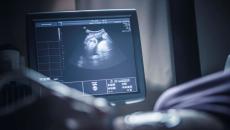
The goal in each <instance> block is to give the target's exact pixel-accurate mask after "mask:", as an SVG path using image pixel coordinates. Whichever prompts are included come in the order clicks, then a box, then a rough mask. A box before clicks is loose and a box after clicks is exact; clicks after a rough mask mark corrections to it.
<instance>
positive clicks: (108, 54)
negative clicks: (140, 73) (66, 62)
mask: <svg viewBox="0 0 230 130" xmlns="http://www.w3.org/2000/svg"><path fill="white" fill-rule="evenodd" d="M85 34H86V35H85V39H84V41H82V44H83V46H82V47H83V48H82V50H84V51H83V53H82V54H80V55H79V56H76V55H73V57H74V58H75V60H74V62H73V61H71V62H72V63H73V64H74V65H75V66H77V67H79V68H84V69H96V70H97V69H105V68H110V67H112V66H115V65H117V64H119V63H121V62H122V61H123V60H124V58H125V56H124V55H123V54H122V52H121V50H120V49H119V48H118V47H116V45H115V44H116V43H114V42H113V40H112V38H111V37H110V35H109V34H108V33H107V32H106V30H105V29H103V28H102V29H100V30H89V29H86V30H85ZM74 58H72V59H74ZM76 58H77V59H76Z"/></svg>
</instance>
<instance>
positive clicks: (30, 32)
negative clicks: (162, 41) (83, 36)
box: [26, 9, 146, 103]
mask: <svg viewBox="0 0 230 130" xmlns="http://www.w3.org/2000/svg"><path fill="white" fill-rule="evenodd" d="M122 15H125V16H129V17H130V22H131V28H132V35H133V44H134V53H135V56H134V58H135V64H136V73H137V74H136V75H137V77H136V78H137V87H138V92H134V93H125V94H111V95H103V96H100V97H103V98H106V99H107V100H109V101H111V102H114V103H118V102H125V103H133V102H139V101H143V100H144V99H145V96H146V87H145V78H144V67H143V59H142V49H141V41H140V34H139V27H138V19H137V14H136V10H135V9H119V10H117V9H116V10H87V11H64V12H42V13H30V14H27V17H26V20H27V21H26V27H27V44H28V45H27V47H28V48H27V50H28V63H29V64H28V65H29V67H30V68H32V69H34V70H36V62H37V61H36V58H35V57H36V48H35V35H34V33H35V27H34V21H35V20H43V19H60V18H61V19H63V18H67V19H68V18H88V17H92V18H93V17H107V16H122Z"/></svg>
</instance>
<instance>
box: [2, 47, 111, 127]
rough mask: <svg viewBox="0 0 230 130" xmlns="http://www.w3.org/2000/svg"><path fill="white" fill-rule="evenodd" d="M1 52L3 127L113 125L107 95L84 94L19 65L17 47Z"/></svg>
mask: <svg viewBox="0 0 230 130" xmlns="http://www.w3.org/2000/svg"><path fill="white" fill-rule="evenodd" d="M0 56H1V68H0V70H1V73H0V128H1V129H3V130H92V129H95V130H97V129H100V130H103V129H105V128H110V122H111V119H110V117H111V114H112V111H111V109H110V108H109V107H108V105H107V102H106V101H105V100H104V99H101V98H94V97H92V96H89V95H85V96H84V97H82V93H81V92H79V91H77V90H75V89H72V88H69V87H67V86H65V85H63V84H61V83H59V82H55V81H52V80H50V79H49V78H48V77H46V76H44V75H42V74H40V73H38V72H35V71H33V70H30V69H28V68H25V67H24V66H20V64H19V61H20V58H19V57H20V55H19V53H18V52H17V51H15V50H10V49H9V50H3V51H0ZM109 113H110V114H109Z"/></svg>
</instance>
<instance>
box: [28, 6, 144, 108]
mask: <svg viewBox="0 0 230 130" xmlns="http://www.w3.org/2000/svg"><path fill="white" fill-rule="evenodd" d="M27 36H28V37H27V38H28V39H27V40H28V55H29V67H30V68H32V69H34V70H36V71H38V72H40V73H42V74H44V75H45V76H47V78H44V79H43V78H41V80H50V79H51V80H55V81H58V82H61V83H63V84H65V85H67V86H69V87H71V88H74V89H76V90H79V91H81V92H82V94H81V95H82V97H84V96H87V95H93V96H96V97H103V98H105V99H107V100H108V101H109V102H111V104H117V103H126V104H130V103H135V102H139V101H143V100H144V98H145V78H144V69H143V61H142V52H141V42H140V34H139V28H138V21H137V14H136V10H135V9H126V10H97V11H92V10H91V11H74V12H55V13H31V14H29V15H28V17H27Z"/></svg>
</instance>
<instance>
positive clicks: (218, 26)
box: [0, 0, 230, 114]
mask: <svg viewBox="0 0 230 130" xmlns="http://www.w3.org/2000/svg"><path fill="white" fill-rule="evenodd" d="M194 1H195V15H196V24H197V37H198V45H199V55H200V63H201V64H200V66H201V71H202V75H207V74H210V73H213V72H217V71H220V70H222V69H223V68H224V64H225V60H226V58H227V55H228V54H230V36H229V35H230V13H229V12H230V4H229V3H230V2H229V1H228V0H194ZM114 8H116V9H118V8H135V9H137V13H138V20H139V28H140V31H141V41H142V51H143V58H144V67H145V76H146V83H147V100H146V101H145V102H142V103H138V104H133V105H128V106H120V107H118V109H119V110H120V114H125V113H130V112H135V111H144V110H151V109H152V107H153V105H154V101H155V100H156V98H157V97H158V96H159V94H160V93H161V92H162V91H163V90H165V89H166V88H168V87H170V86H172V85H174V84H175V74H174V64H173V58H172V40H171V34H172V32H171V31H170V16H169V14H170V13H169V10H168V0H110V1H108V0H49V1H47V0H33V1H31V0H21V1H17V0H8V1H2V2H1V4H0V9H1V11H0V14H1V20H0V44H1V45H2V44H6V43H10V44H12V45H14V46H15V47H16V48H18V49H19V50H20V51H21V54H22V55H23V56H25V57H27V52H26V34H25V26H26V25H25V14H26V13H28V12H44V11H64V10H88V9H114ZM185 44H186V43H185Z"/></svg>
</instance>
